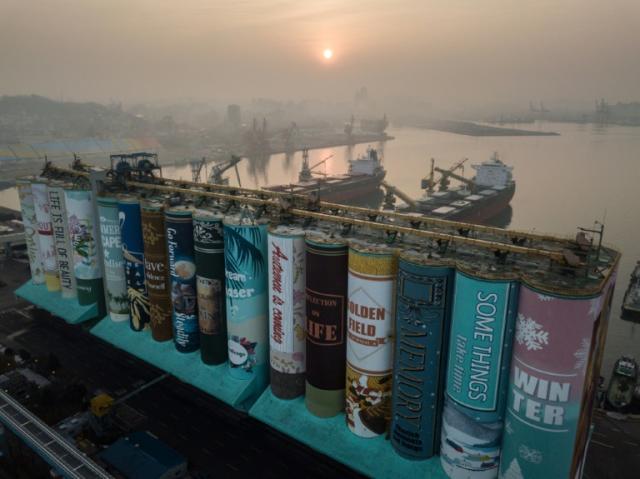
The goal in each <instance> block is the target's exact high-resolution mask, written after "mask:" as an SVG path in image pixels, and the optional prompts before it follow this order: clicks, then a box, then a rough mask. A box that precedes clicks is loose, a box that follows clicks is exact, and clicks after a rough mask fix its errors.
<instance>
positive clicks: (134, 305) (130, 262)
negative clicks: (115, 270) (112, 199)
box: [118, 195, 149, 331]
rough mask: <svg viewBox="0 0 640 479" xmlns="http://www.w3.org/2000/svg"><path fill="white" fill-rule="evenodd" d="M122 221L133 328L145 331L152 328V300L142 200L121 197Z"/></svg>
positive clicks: (119, 199) (121, 231)
mask: <svg viewBox="0 0 640 479" xmlns="http://www.w3.org/2000/svg"><path fill="white" fill-rule="evenodd" d="M118 218H119V224H120V236H121V238H122V256H123V257H124V274H125V278H126V280H127V295H128V297H129V314H130V319H131V321H130V323H129V324H130V326H131V329H133V330H134V331H142V330H143V329H145V328H147V327H148V325H149V297H148V294H147V286H146V282H145V279H144V243H143V240H142V225H141V224H142V221H141V218H140V202H139V201H138V198H136V197H135V196H129V195H122V196H120V197H118Z"/></svg>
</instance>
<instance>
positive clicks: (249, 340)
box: [224, 216, 269, 384]
mask: <svg viewBox="0 0 640 479" xmlns="http://www.w3.org/2000/svg"><path fill="white" fill-rule="evenodd" d="M224 260H225V261H224V263H225V277H226V299H227V334H228V338H229V339H228V347H229V367H230V372H231V375H232V376H233V377H236V378H239V379H254V378H255V379H256V380H257V381H258V382H259V383H260V384H266V383H267V382H268V377H269V369H268V361H269V337H268V334H269V320H268V311H269V309H268V308H269V306H268V304H269V298H268V288H267V268H268V261H267V224H266V222H262V221H253V220H251V221H250V220H248V219H246V218H241V217H240V216H229V217H226V218H225V219H224Z"/></svg>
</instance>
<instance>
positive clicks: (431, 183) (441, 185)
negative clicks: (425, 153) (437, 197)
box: [421, 158, 474, 193]
mask: <svg viewBox="0 0 640 479" xmlns="http://www.w3.org/2000/svg"><path fill="white" fill-rule="evenodd" d="M467 161H469V158H463V159H462V160H460V161H459V162H457V163H456V164H455V165H453V166H452V167H451V168H449V169H447V170H445V169H443V168H438V167H437V166H435V160H434V159H433V158H431V170H430V171H429V176H425V177H424V178H423V179H422V184H421V187H422V189H424V190H427V192H428V193H432V192H433V190H434V188H435V186H436V184H438V190H439V191H446V189H447V188H448V187H449V184H450V180H449V178H454V179H456V180H458V181H461V182H463V183H465V184H467V185H473V184H474V183H473V181H472V180H469V179H467V178H465V177H464V176H462V175H458V174H456V173H455V171H456V170H458V169H461V170H462V171H463V175H464V164H465V163H466V162H467ZM435 171H437V172H438V173H440V175H441V176H440V179H439V180H438V181H436V180H435V178H434V172H435Z"/></svg>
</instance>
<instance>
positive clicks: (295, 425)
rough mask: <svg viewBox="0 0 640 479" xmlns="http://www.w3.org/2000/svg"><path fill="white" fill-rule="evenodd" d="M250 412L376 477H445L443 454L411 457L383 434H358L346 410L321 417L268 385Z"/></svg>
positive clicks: (431, 478)
mask: <svg viewBox="0 0 640 479" xmlns="http://www.w3.org/2000/svg"><path fill="white" fill-rule="evenodd" d="M249 414H250V415H251V416H253V417H255V418H256V419H258V420H260V421H262V422H264V423H266V424H268V425H269V426H271V427H273V428H275V429H277V430H279V431H281V432H283V433H284V434H287V435H288V436H291V437H293V438H294V439H297V440H298V441H300V442H302V443H304V444H306V445H307V446H309V447H311V448H313V449H315V450H316V451H318V452H321V453H323V454H326V455H327V456H329V457H331V458H333V459H335V460H336V461H339V462H342V463H344V464H346V465H348V466H349V467H351V468H353V469H355V470H356V471H359V472H361V473H363V474H366V475H367V476H371V477H375V478H400V477H407V478H409V477H410V478H413V479H440V478H443V479H445V478H446V477H447V476H446V474H445V473H444V471H443V470H442V467H441V466H440V458H439V457H434V458H432V459H428V460H426V461H410V460H408V459H404V458H402V457H400V456H399V455H398V454H396V453H395V451H394V450H393V448H392V447H391V444H390V442H389V441H387V440H385V438H384V437H377V438H373V439H363V438H360V437H357V436H356V435H355V434H353V433H352V432H351V431H349V428H347V424H346V422H345V418H344V414H339V415H338V416H336V417H333V418H329V419H321V418H318V417H316V416H314V415H312V414H310V413H309V412H308V411H307V408H306V407H305V405H304V399H303V398H301V397H300V398H298V399H293V400H290V401H285V400H282V399H277V398H276V397H274V396H273V394H271V388H269V389H267V390H266V391H265V392H264V393H263V394H262V396H260V399H258V400H257V401H256V403H255V404H254V405H253V407H252V408H251V409H250V410H249Z"/></svg>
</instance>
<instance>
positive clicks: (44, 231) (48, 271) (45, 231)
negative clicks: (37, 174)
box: [31, 181, 60, 291]
mask: <svg viewBox="0 0 640 479" xmlns="http://www.w3.org/2000/svg"><path fill="white" fill-rule="evenodd" d="M31 191H32V193H33V205H34V208H35V212H36V221H37V225H38V245H39V249H38V250H39V251H40V260H41V261H42V267H43V270H44V282H45V284H46V285H47V290H48V291H60V277H59V275H58V263H57V259H56V245H55V241H54V239H53V228H52V227H51V215H50V214H49V195H48V194H47V184H46V183H45V182H43V181H34V182H33V183H31Z"/></svg>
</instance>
